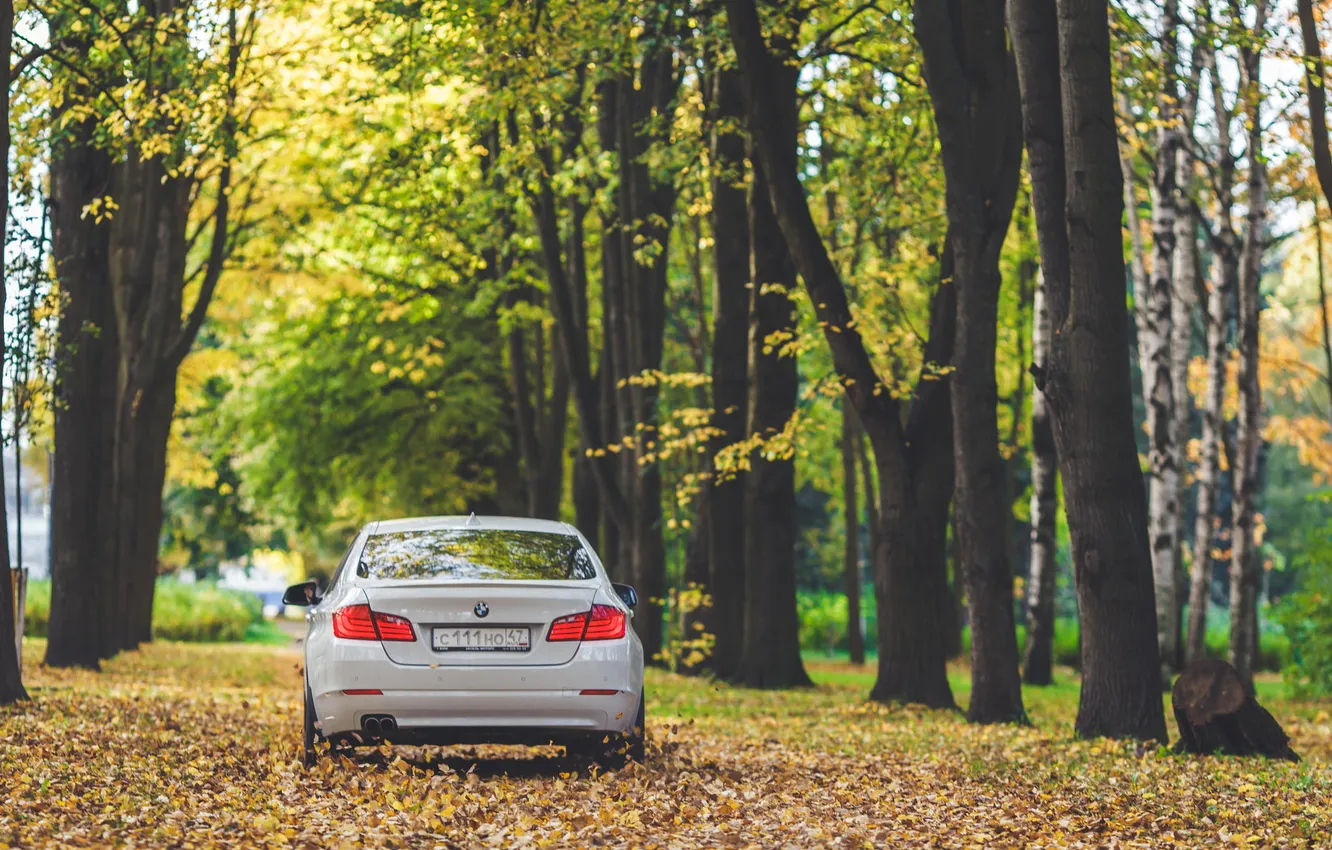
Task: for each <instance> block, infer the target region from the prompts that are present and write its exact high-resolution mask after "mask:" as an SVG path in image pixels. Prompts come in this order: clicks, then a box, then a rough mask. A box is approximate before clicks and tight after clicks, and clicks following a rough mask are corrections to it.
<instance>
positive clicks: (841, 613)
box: [796, 586, 878, 655]
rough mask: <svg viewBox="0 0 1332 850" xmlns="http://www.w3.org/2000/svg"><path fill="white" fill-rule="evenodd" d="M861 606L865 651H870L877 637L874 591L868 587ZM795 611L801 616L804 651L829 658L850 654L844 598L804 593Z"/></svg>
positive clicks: (863, 594) (801, 642)
mask: <svg viewBox="0 0 1332 850" xmlns="http://www.w3.org/2000/svg"><path fill="white" fill-rule="evenodd" d="M860 603H861V604H860V615H861V622H863V623H864V624H865V647H866V648H867V650H872V648H873V647H874V645H875V644H874V642H875V640H876V639H877V635H878V618H877V617H876V616H875V611H874V588H873V587H871V586H866V587H864V588H862V589H861V592H860ZM796 611H797V613H798V614H799V616H800V648H801V649H803V650H805V651H806V652H822V653H825V654H827V655H834V654H836V653H838V652H846V651H848V649H849V646H848V644H847V629H846V625H847V618H846V597H845V596H844V595H842V594H840V593H830V592H826V591H817V592H805V591H802V592H800V593H799V594H797V596H796Z"/></svg>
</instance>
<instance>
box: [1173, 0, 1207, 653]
mask: <svg viewBox="0 0 1332 850" xmlns="http://www.w3.org/2000/svg"><path fill="white" fill-rule="evenodd" d="M1194 17H1195V23H1194V27H1195V30H1196V31H1197V32H1198V33H1202V32H1204V29H1205V28H1206V27H1208V26H1210V23H1211V21H1210V17H1211V10H1210V8H1208V7H1207V6H1206V5H1202V6H1200V7H1199V8H1198V10H1197V11H1196V13H1195V16H1194ZM1193 42H1194V43H1193V52H1192V59H1191V60H1190V63H1189V78H1188V80H1187V81H1186V83H1185V90H1184V96H1183V99H1182V105H1181V107H1180V130H1179V132H1180V143H1179V145H1178V146H1177V148H1176V150H1175V184H1176V195H1177V197H1176V205H1175V206H1176V213H1177V217H1176V219H1175V262H1174V272H1173V275H1172V277H1173V284H1174V292H1173V295H1172V298H1171V318H1170V328H1171V338H1170V384H1171V386H1172V387H1173V388H1174V403H1175V434H1174V437H1175V464H1174V465H1175V470H1176V472H1177V475H1176V476H1175V479H1176V484H1177V488H1176V495H1175V509H1176V511H1177V513H1178V518H1177V520H1176V524H1175V526H1176V533H1175V577H1176V579H1175V600H1176V602H1175V615H1174V619H1175V654H1174V657H1173V658H1168V659H1165V660H1166V661H1168V662H1169V663H1171V664H1174V665H1175V668H1176V669H1180V670H1182V669H1183V668H1184V664H1185V663H1186V662H1185V649H1184V647H1185V640H1184V637H1185V636H1184V634H1183V631H1184V622H1183V611H1182V608H1183V606H1184V604H1185V603H1186V602H1187V601H1188V598H1189V593H1190V591H1191V588H1190V577H1189V572H1188V570H1186V569H1185V568H1184V558H1183V553H1184V546H1185V543H1184V537H1185V528H1184V521H1185V517H1186V514H1187V512H1186V510H1185V507H1184V506H1185V502H1186V499H1187V498H1188V495H1189V484H1188V475H1187V469H1188V463H1189V461H1188V445H1189V440H1190V437H1191V435H1192V433H1193V395H1192V393H1191V392H1190V390H1189V361H1190V360H1191V359H1192V357H1193V310H1194V307H1195V305H1196V304H1197V302H1198V298H1199V292H1200V286H1199V278H1200V275H1201V269H1202V261H1201V257H1200V252H1199V249H1198V229H1199V215H1198V208H1197V204H1196V202H1195V200H1194V199H1195V197H1196V195H1197V185H1196V184H1197V182H1198V181H1197V177H1196V174H1195V171H1196V168H1195V165H1196V163H1195V159H1194V150H1195V149H1196V147H1197V139H1196V135H1195V127H1196V126H1197V120H1198V101H1199V98H1200V97H1201V95H1202V73H1203V68H1204V66H1205V65H1206V57H1207V55H1208V53H1209V51H1210V50H1211V47H1210V45H1209V42H1208V40H1207V39H1206V38H1197V37H1195V38H1194V39H1193ZM1195 557H1196V555H1195Z"/></svg>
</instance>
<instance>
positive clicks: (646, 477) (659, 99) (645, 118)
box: [616, 14, 680, 658]
mask: <svg viewBox="0 0 1332 850" xmlns="http://www.w3.org/2000/svg"><path fill="white" fill-rule="evenodd" d="M672 26H674V24H673V22H672V20H671V18H670V15H669V14H668V15H667V16H666V17H665V18H664V19H663V20H660V21H649V22H648V23H647V26H646V27H645V30H644V35H643V38H642V44H643V45H644V47H645V53H644V55H643V58H642V59H641V61H640V64H639V68H638V72H637V80H636V81H634V80H624V81H621V83H620V84H619V85H617V86H616V94H617V98H618V103H617V106H616V109H617V121H616V129H617V142H618V146H619V147H618V150H619V157H618V163H619V177H620V181H619V192H618V205H619V215H620V219H621V221H623V222H624V223H625V225H626V226H625V227H623V228H621V234H620V237H621V245H622V246H621V249H620V250H621V259H622V262H623V263H624V268H625V276H624V287H623V292H624V296H625V298H624V305H625V317H626V319H627V324H628V327H629V329H630V336H629V339H628V341H627V342H628V346H627V347H628V355H629V357H628V361H627V362H628V364H629V372H628V375H629V376H637V375H641V374H644V373H651V372H655V371H657V370H659V369H660V368H661V357H662V346H663V342H664V331H665V321H666V309H665V298H666V275H667V257H668V256H669V250H668V243H669V237H670V232H671V227H672V221H673V218H674V210H675V189H674V186H673V185H672V184H671V182H670V181H669V180H665V181H663V180H659V179H658V178H657V177H655V176H654V175H653V174H652V173H651V171H650V169H649V168H648V164H647V163H646V162H645V161H644V157H645V156H646V154H647V152H648V150H649V148H650V147H651V146H652V145H653V144H658V143H665V142H667V141H669V125H670V121H669V118H670V111H671V107H672V104H673V102H674V99H675V94H676V91H677V90H678V88H679V82H680V78H679V76H678V74H677V73H676V70H675V65H674V56H673V52H672V49H671V46H670V39H669V33H670V28H671V27H672ZM644 246H656V247H657V248H658V249H659V251H658V253H656V254H655V255H653V257H652V259H651V260H649V261H646V262H644V261H642V260H641V259H640V254H641V251H642V249H643V247H644ZM659 392H660V389H659V387H658V385H657V384H656V383H655V382H635V383H633V384H631V385H630V387H629V393H628V395H629V402H630V405H631V406H630V408H629V414H630V422H626V425H631V427H632V429H633V430H632V431H631V432H630V433H633V434H634V436H635V439H634V449H633V461H632V466H631V468H630V469H629V476H630V481H631V484H632V486H631V487H629V488H628V489H629V492H630V493H631V494H632V496H631V503H632V507H633V509H632V511H631V518H632V542H631V552H632V558H633V561H632V563H633V576H634V583H635V584H636V585H637V586H638V590H639V596H640V598H641V599H642V600H643V601H644V602H643V604H642V605H641V606H640V608H639V611H638V616H637V617H635V619H634V628H635V630H637V631H638V634H639V638H640V639H641V640H642V641H643V651H644V654H645V656H646V657H648V658H654V657H656V656H657V654H658V652H659V651H660V650H661V646H662V613H663V612H662V606H661V600H662V599H663V598H664V596H665V593H666V553H665V549H664V545H663V543H662V510H661V492H662V484H661V466H660V463H659V462H658V461H657V459H656V449H655V444H656V440H657V399H658V395H659Z"/></svg>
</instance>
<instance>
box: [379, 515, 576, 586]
mask: <svg viewBox="0 0 1332 850" xmlns="http://www.w3.org/2000/svg"><path fill="white" fill-rule="evenodd" d="M356 574H357V575H359V576H360V577H361V578H372V579H443V580H446V581H475V580H495V579H501V580H510V581H575V580H580V579H590V578H596V575H597V573H596V570H595V569H594V568H593V566H592V558H591V556H590V555H589V554H588V552H587V550H586V549H584V548H583V544H582V543H581V542H580V541H579V539H578V538H577V537H573V536H570V535H568V534H546V533H543V532H533V531H502V530H497V529H460V528H441V529H431V530H428V531H400V532H394V533H390V534H376V535H373V536H372V537H370V539H369V540H367V541H366V544H365V549H364V550H362V552H361V560H360V563H359V564H358V565H357V569H356Z"/></svg>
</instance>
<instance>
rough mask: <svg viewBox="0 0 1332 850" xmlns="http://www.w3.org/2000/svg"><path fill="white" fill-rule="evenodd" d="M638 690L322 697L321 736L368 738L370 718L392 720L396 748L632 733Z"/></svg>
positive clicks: (318, 702) (540, 741) (548, 740)
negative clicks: (593, 693) (366, 723)
mask: <svg viewBox="0 0 1332 850" xmlns="http://www.w3.org/2000/svg"><path fill="white" fill-rule="evenodd" d="M638 701H639V693H638V692H631V691H618V692H617V693H615V694H613V695H598V696H583V695H581V694H579V693H578V691H574V690H567V691H566V690H559V691H541V690H503V691H454V690H449V691H409V690H385V691H384V692H383V694H382V695H377V694H375V695H362V694H343V693H339V692H333V693H327V694H324V695H323V696H322V697H321V696H318V695H316V696H315V712H316V714H317V715H318V717H319V723H320V731H322V732H323V734H324V735H325V736H326V737H329V738H336V737H339V736H345V735H348V734H349V733H358V734H360V735H361V737H362V738H366V737H367V736H366V735H365V733H364V731H363V721H364V719H365V718H366V717H367V716H376V717H382V716H384V715H391V716H392V717H393V719H394V721H395V722H396V724H397V730H396V732H395V733H393V734H391V735H387V736H386V737H387V738H388V739H389V740H391V741H392V742H393V743H404V744H405V743H412V742H416V743H423V744H424V743H432V744H455V743H526V744H545V743H562V742H563V741H565V740H567V739H570V738H580V737H590V736H594V735H604V734H605V733H606V732H626V731H629V729H631V728H632V726H633V724H634V720H635V718H636V716H637V713H638Z"/></svg>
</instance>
